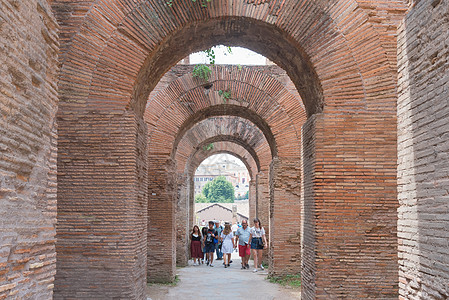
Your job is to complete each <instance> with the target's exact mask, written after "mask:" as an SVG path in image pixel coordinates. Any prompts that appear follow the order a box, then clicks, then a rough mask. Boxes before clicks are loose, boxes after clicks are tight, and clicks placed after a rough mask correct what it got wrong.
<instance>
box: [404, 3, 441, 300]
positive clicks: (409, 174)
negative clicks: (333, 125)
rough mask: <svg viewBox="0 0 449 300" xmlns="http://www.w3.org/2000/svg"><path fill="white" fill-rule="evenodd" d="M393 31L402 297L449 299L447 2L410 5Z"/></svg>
mask: <svg viewBox="0 0 449 300" xmlns="http://www.w3.org/2000/svg"><path fill="white" fill-rule="evenodd" d="M415 2H416V5H415V6H414V7H412V8H411V10H410V12H409V13H408V15H407V16H406V18H405V20H404V22H403V24H402V26H401V27H400V30H399V41H398V60H399V62H398V64H399V82H398V89H399V99H398V198H399V204H400V207H399V210H398V212H399V220H398V237H399V295H400V299H438V300H440V299H449V250H448V249H449V245H448V240H449V234H448V222H449V210H448V203H449V197H448V186H449V181H448V175H449V173H448V172H449V159H448V158H449V157H448V153H449V142H448V138H449V136H448V132H449V125H448V124H449V100H448V98H449V75H448V74H449V65H448V63H447V62H448V59H449V50H448V32H449V20H448V15H449V1H447V0H441V1H430V0H422V1H415Z"/></svg>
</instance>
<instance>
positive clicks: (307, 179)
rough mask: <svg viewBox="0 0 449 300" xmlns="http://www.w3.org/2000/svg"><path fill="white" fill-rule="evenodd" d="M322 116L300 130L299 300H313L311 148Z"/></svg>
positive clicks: (319, 115) (314, 224) (313, 176)
mask: <svg viewBox="0 0 449 300" xmlns="http://www.w3.org/2000/svg"><path fill="white" fill-rule="evenodd" d="M321 117H322V114H315V115H313V116H312V117H311V118H309V119H308V120H307V122H306V123H305V124H304V126H303V129H302V142H301V162H302V166H301V298H302V299H314V298H315V294H316V285H315V274H316V265H315V259H316V255H315V247H316V235H317V232H316V219H315V215H316V212H315V190H314V187H315V185H316V180H315V172H314V170H315V144H316V122H317V118H321Z"/></svg>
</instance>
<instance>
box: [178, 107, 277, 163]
mask: <svg viewBox="0 0 449 300" xmlns="http://www.w3.org/2000/svg"><path fill="white" fill-rule="evenodd" d="M217 141H231V142H232V141H235V143H238V144H239V145H240V146H242V147H244V148H245V149H246V151H247V152H248V154H249V155H251V157H252V160H253V161H254V163H255V164H256V166H257V170H260V166H261V160H262V161H267V163H266V164H269V161H271V157H272V155H271V152H270V149H269V145H268V142H267V140H266V138H265V136H264V134H263V133H262V131H261V130H260V129H259V128H258V127H257V126H256V125H254V124H253V123H252V122H250V121H249V120H247V119H243V118H240V117H232V116H224V117H212V118H208V119H205V120H203V121H201V122H198V123H197V124H195V126H194V127H192V128H191V129H190V130H189V131H187V132H186V134H185V135H184V136H183V137H182V139H181V141H180V142H179V143H178V146H177V149H176V155H175V160H176V163H177V168H178V172H179V171H181V170H185V168H187V167H188V165H189V164H190V162H189V161H190V160H191V157H192V155H194V154H193V153H195V152H197V151H201V150H202V147H203V146H204V145H205V143H206V144H207V143H215V142H217ZM206 152H207V151H206ZM262 163H263V162H262Z"/></svg>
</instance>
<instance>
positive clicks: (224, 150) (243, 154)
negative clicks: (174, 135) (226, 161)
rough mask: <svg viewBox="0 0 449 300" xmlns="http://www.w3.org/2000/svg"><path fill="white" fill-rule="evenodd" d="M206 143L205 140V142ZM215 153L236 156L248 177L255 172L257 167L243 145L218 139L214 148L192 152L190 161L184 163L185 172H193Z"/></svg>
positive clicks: (252, 175) (252, 176)
mask: <svg viewBox="0 0 449 300" xmlns="http://www.w3.org/2000/svg"><path fill="white" fill-rule="evenodd" d="M205 143H207V142H205ZM216 154H230V155H233V156H235V157H237V158H238V159H239V160H241V161H242V162H243V164H245V167H246V169H247V170H248V172H249V174H250V177H251V178H254V176H255V174H257V171H258V168H257V164H256V162H255V161H254V158H253V156H252V155H251V154H250V153H249V152H248V151H247V150H246V148H245V147H243V146H241V145H239V144H238V143H235V142H234V141H219V142H215V143H214V149H213V150H211V151H201V150H200V149H198V150H197V151H195V152H194V153H192V157H191V159H190V163H189V164H186V168H187V172H188V173H189V174H193V173H194V172H195V170H196V168H198V166H199V165H200V164H201V163H202V162H203V161H204V160H205V159H207V158H209V157H211V156H213V155H216Z"/></svg>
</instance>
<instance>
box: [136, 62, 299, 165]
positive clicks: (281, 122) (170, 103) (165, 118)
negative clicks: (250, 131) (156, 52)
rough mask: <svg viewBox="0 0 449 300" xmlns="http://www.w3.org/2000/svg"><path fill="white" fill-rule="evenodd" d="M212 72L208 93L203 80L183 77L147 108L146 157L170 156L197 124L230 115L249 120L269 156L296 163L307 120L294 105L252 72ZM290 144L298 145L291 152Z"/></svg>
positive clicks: (295, 101) (271, 81)
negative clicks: (228, 95) (228, 94)
mask: <svg viewBox="0 0 449 300" xmlns="http://www.w3.org/2000/svg"><path fill="white" fill-rule="evenodd" d="M212 70H213V71H212V75H211V78H210V79H209V81H208V82H209V84H211V85H212V87H210V88H209V89H206V88H205V87H204V82H203V81H202V80H198V79H196V78H193V77H192V75H191V74H186V75H184V76H182V77H181V78H179V79H177V80H175V81H173V82H172V83H171V84H170V85H169V86H168V87H167V88H166V89H165V90H163V91H161V92H160V93H158V94H157V95H156V96H155V97H153V98H152V99H151V101H150V102H149V103H148V105H147V109H146V113H145V120H146V122H147V124H148V125H149V143H150V144H149V147H150V150H149V151H150V153H151V152H152V151H156V152H157V153H161V151H160V150H159V149H165V150H164V151H165V152H168V151H169V150H170V149H173V150H174V151H173V152H172V156H173V155H174V154H175V151H176V148H177V145H178V143H179V141H180V139H181V137H182V136H183V135H184V133H185V132H186V131H187V130H189V129H190V128H191V127H192V126H193V125H194V124H195V123H196V122H198V121H201V120H203V119H205V118H208V117H211V116H217V115H234V116H239V117H243V118H248V119H249V120H251V122H253V123H254V124H256V125H257V126H258V127H259V128H260V129H261V131H262V132H263V133H264V135H265V137H266V139H267V141H268V143H269V145H270V149H271V153H272V155H273V156H277V155H279V156H282V157H291V158H293V157H295V158H297V159H299V156H300V151H299V147H298V146H297V145H299V144H300V140H301V138H300V131H301V126H302V124H303V123H304V122H305V119H306V116H305V111H304V109H303V108H302V106H301V105H298V104H299V99H297V98H296V97H295V96H294V95H292V94H291V93H290V92H288V91H287V90H286V88H285V87H284V86H283V85H282V84H281V83H280V82H279V81H277V80H276V79H274V78H272V77H270V76H268V75H266V74H263V73H262V72H259V71H257V70H253V69H249V68H248V69H246V68H243V69H242V70H239V68H237V67H236V66H214V67H212ZM219 90H229V91H230V92H231V99H229V100H227V101H226V103H224V100H223V98H222V97H221V96H220V95H219ZM276 139H277V140H278V141H276ZM153 140H154V141H156V142H155V143H153V142H152V141H153ZM293 141H297V143H296V146H294V143H292V142H293ZM153 149H154V150H153ZM150 155H151V154H150Z"/></svg>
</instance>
